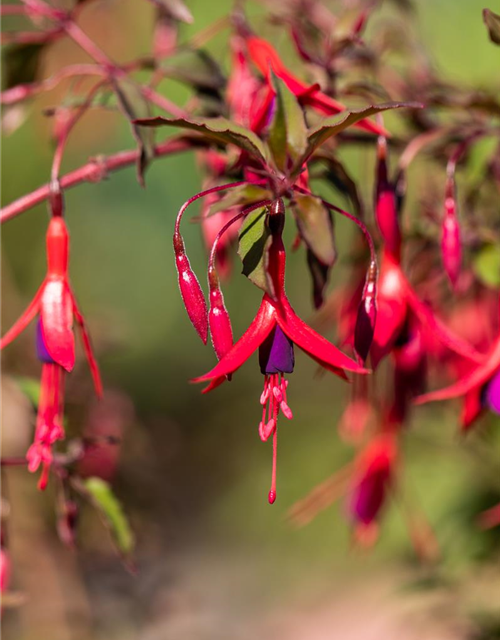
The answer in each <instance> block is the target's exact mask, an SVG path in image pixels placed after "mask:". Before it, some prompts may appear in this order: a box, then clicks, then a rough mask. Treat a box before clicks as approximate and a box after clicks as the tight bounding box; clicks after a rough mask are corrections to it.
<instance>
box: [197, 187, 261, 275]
mask: <svg viewBox="0 0 500 640" xmlns="http://www.w3.org/2000/svg"><path fill="white" fill-rule="evenodd" d="M254 184H255V183H254ZM270 204H272V200H261V201H260V202H255V203H254V204H251V205H249V206H248V207H245V209H242V211H240V213H238V214H236V215H235V216H234V217H233V218H231V220H229V221H228V222H226V224H225V225H224V226H223V227H222V228H221V229H220V230H219V232H218V234H217V235H216V236H215V240H214V243H213V245H212V248H211V250H210V256H209V258H208V273H209V274H210V273H211V272H212V271H213V270H215V257H216V254H217V245H218V243H219V240H220V239H221V237H222V236H223V235H224V234H225V233H226V231H227V230H228V229H229V227H230V226H231V225H233V224H234V223H235V222H237V221H238V220H241V218H244V217H245V216H247V215H248V214H249V213H251V212H252V211H255V209H259V208H260V207H268V206H269V205H270Z"/></svg>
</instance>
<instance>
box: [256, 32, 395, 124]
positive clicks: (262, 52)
mask: <svg viewBox="0 0 500 640" xmlns="http://www.w3.org/2000/svg"><path fill="white" fill-rule="evenodd" d="M246 45H247V50H248V55H249V56H250V59H251V60H252V62H253V63H254V64H255V66H256V67H257V69H258V70H259V71H260V72H261V73H262V75H263V76H264V77H265V78H266V79H267V80H268V83H269V85H270V79H269V72H270V71H273V72H274V73H275V74H276V75H277V76H278V78H281V80H283V82H284V83H285V84H286V86H287V87H288V89H289V90H290V91H291V92H292V93H293V94H294V95H295V96H296V97H297V98H298V100H299V102H300V103H301V104H302V105H306V106H310V107H312V108H313V109H315V110H316V111H318V112H319V113H321V114H322V115H335V114H336V113H340V112H341V111H344V110H345V108H346V107H345V105H343V104H342V103H341V102H338V100H335V99H334V98H331V97H330V96H328V95H326V94H325V93H323V92H322V91H321V90H320V87H319V85H318V84H313V85H312V86H310V85H307V84H306V83H305V82H302V81H301V80H299V79H298V78H297V77H296V76H295V75H294V74H293V73H291V72H290V71H289V70H288V69H287V67H286V66H285V64H284V63H283V61H282V60H281V58H280V57H279V55H278V53H277V51H276V49H274V47H273V46H272V45H271V44H270V43H269V42H267V41H266V40H264V39H262V38H258V37H257V36H254V35H247V36H246ZM269 92H270V93H271V92H272V87H271V86H270V87H269ZM270 99H271V98H270V97H269V100H270ZM355 126H356V127H359V128H361V129H364V130H365V131H368V132H369V133H376V134H377V135H380V134H384V133H385V130H384V129H383V127H379V126H378V125H377V124H375V123H374V122H370V120H366V119H364V120H360V121H359V122H358V123H356V125H355Z"/></svg>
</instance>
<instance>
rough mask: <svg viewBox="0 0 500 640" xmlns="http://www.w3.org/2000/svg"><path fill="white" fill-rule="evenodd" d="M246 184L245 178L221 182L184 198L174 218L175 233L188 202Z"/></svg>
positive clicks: (262, 181) (263, 182)
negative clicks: (184, 200)
mask: <svg viewBox="0 0 500 640" xmlns="http://www.w3.org/2000/svg"><path fill="white" fill-rule="evenodd" d="M265 182H266V181H265V180H259V181H258V182H253V183H252V184H256V185H261V184H265ZM246 184H248V182H247V181H246V180H240V181H239V182H231V183H230V184H222V185H219V186H217V187H211V188H210V189H206V190H205V191H200V193H197V194H196V195H194V196H192V197H191V198H189V200H186V202H185V203H184V204H183V205H182V207H181V208H180V209H179V213H178V214H177V218H176V220H175V235H179V233H180V231H179V229H180V224H181V220H182V216H183V215H184V212H185V211H186V209H187V208H188V207H189V205H190V204H192V203H193V202H195V201H196V200H199V198H204V197H205V196H208V195H210V194H211V193H217V192H219V191H225V190H226V189H234V188H236V187H242V186H243V185H246Z"/></svg>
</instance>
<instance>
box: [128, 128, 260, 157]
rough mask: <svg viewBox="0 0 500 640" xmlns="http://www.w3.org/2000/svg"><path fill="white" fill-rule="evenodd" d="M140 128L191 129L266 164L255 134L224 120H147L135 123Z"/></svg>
mask: <svg viewBox="0 0 500 640" xmlns="http://www.w3.org/2000/svg"><path fill="white" fill-rule="evenodd" d="M135 123H136V124H138V125H140V126H142V127H162V126H164V127H181V128H182V129H191V130H192V131H197V132H199V133H201V134H202V136H203V137H204V138H206V139H208V140H214V141H216V142H219V143H222V144H224V145H225V144H234V145H235V146H237V147H239V148H240V149H243V151H246V152H247V153H248V154H249V155H251V156H252V157H253V158H255V159H257V160H259V161H260V162H262V163H263V164H266V148H265V146H264V144H263V142H262V140H260V139H259V138H258V137H257V136H256V135H255V133H253V131H250V130H249V129H245V127H242V126H240V125H238V124H235V123H234V122H230V121H229V120H226V118H198V119H197V120H193V119H190V120H188V119H187V118H162V117H157V118H148V119H139V120H136V121H135Z"/></svg>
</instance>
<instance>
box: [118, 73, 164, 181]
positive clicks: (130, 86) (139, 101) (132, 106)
mask: <svg viewBox="0 0 500 640" xmlns="http://www.w3.org/2000/svg"><path fill="white" fill-rule="evenodd" d="M113 89H114V92H115V94H116V97H117V99H118V105H119V107H120V109H121V110H122V112H123V113H124V114H125V116H126V117H127V118H128V120H129V121H130V123H131V125H132V131H133V134H134V137H135V139H136V140H137V143H138V145H139V150H140V155H139V158H138V160H137V179H138V180H139V184H141V185H142V186H144V172H145V171H146V168H147V166H148V164H149V162H150V161H151V160H152V159H153V157H154V133H153V132H152V131H150V130H149V129H144V128H142V127H139V126H137V125H136V124H135V121H136V120H137V119H140V118H148V117H149V116H150V115H151V111H150V108H149V103H148V101H147V100H146V99H145V98H144V96H143V95H142V93H141V90H140V88H139V86H138V85H137V84H136V83H135V82H133V81H132V80H130V79H129V78H119V79H114V80H113Z"/></svg>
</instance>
